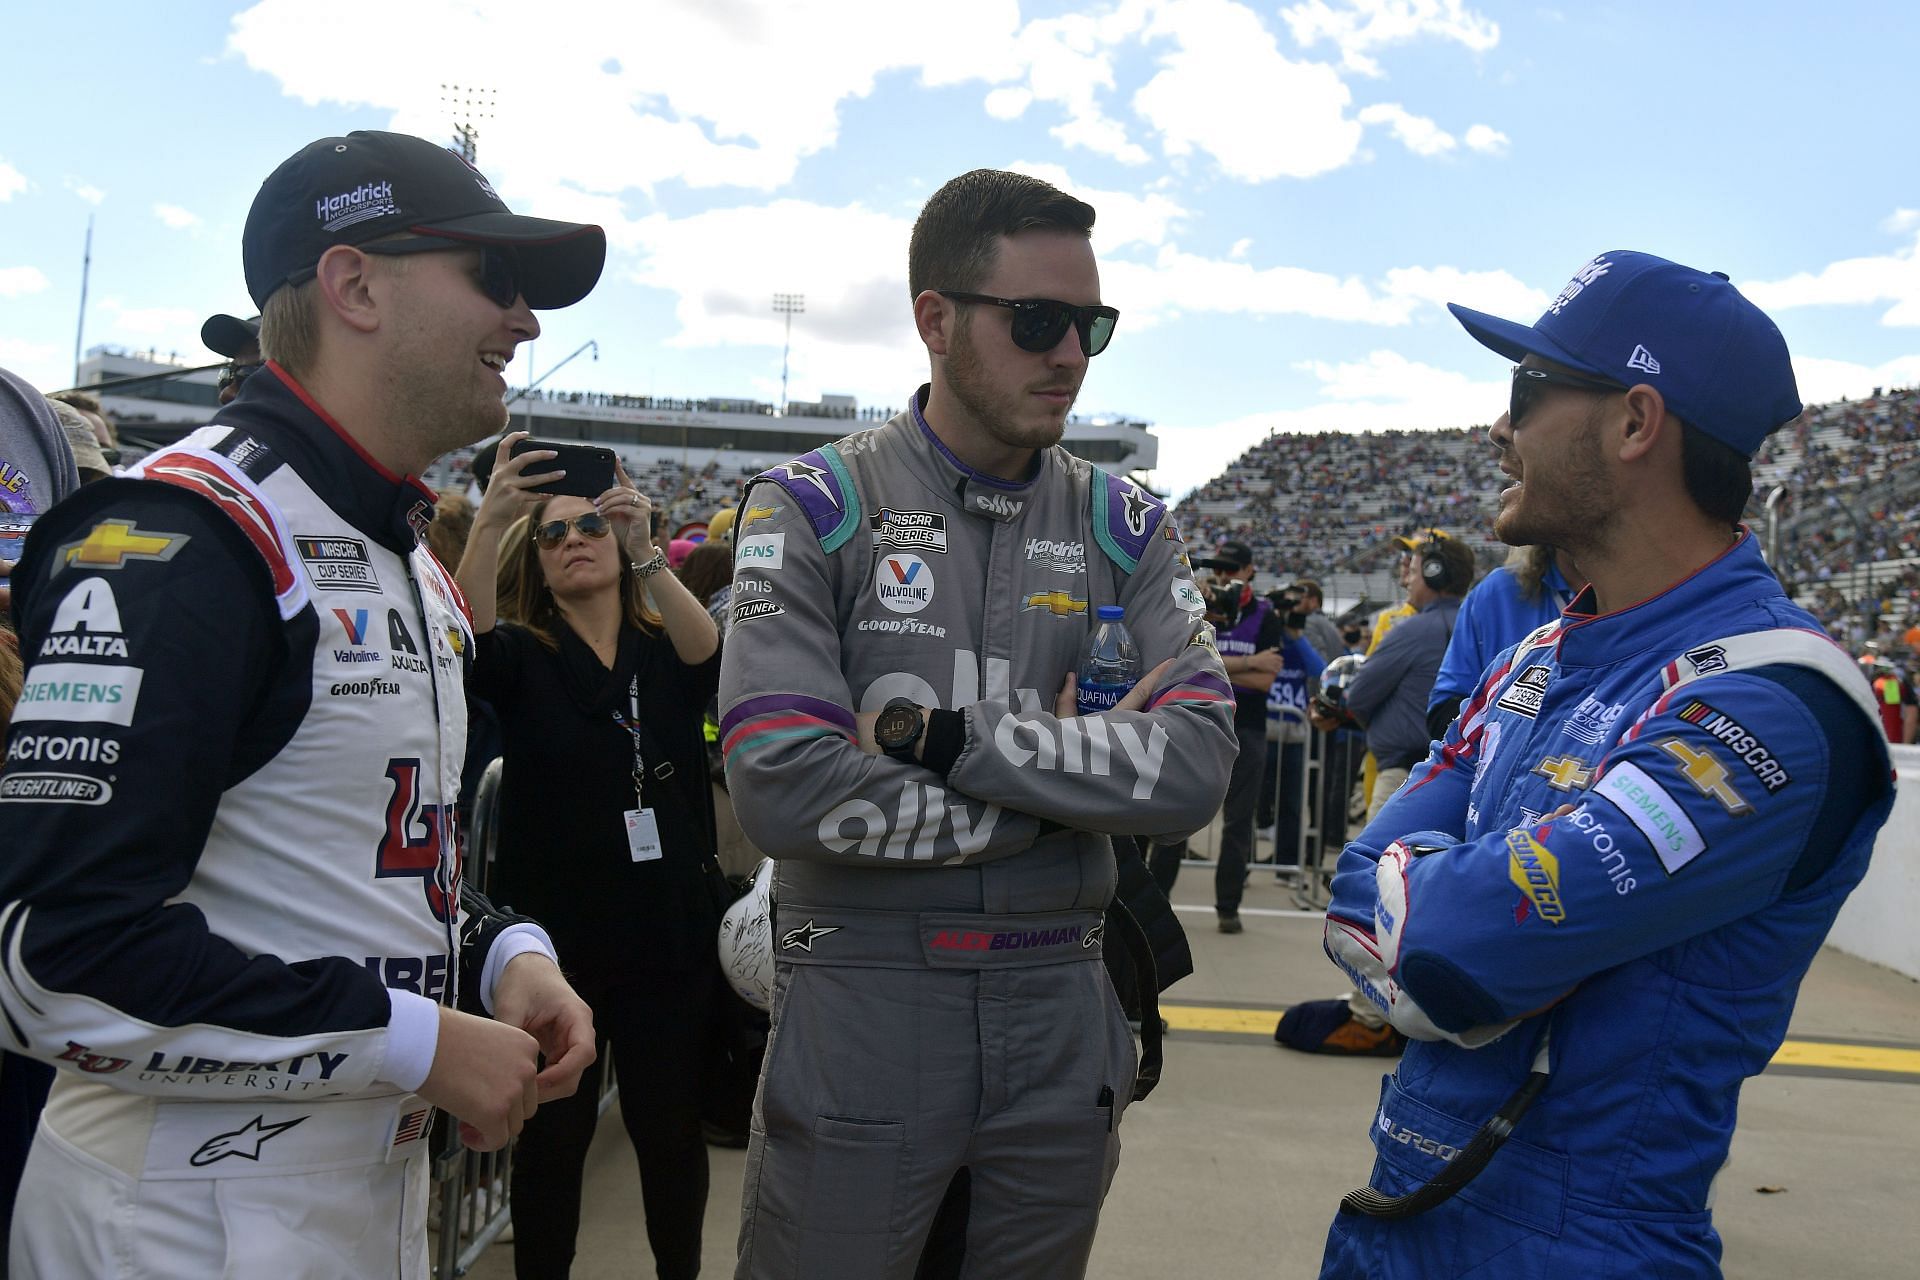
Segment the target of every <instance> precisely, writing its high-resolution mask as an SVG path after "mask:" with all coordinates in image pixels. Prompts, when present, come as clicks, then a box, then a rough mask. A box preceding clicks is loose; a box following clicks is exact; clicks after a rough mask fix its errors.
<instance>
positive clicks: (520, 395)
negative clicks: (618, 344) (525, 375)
mask: <svg viewBox="0 0 1920 1280" xmlns="http://www.w3.org/2000/svg"><path fill="white" fill-rule="evenodd" d="M589 347H591V348H592V349H593V358H594V360H595V361H598V360H599V359H600V344H599V343H598V342H595V341H594V340H593V339H592V338H588V339H587V340H586V341H585V342H583V343H581V344H580V345H579V346H577V347H575V348H574V349H573V354H572V355H569V356H568V357H567V358H566V360H562V361H561V362H560V363H559V364H556V365H555V366H553V368H551V369H549V370H547V371H546V372H545V373H543V374H541V375H540V376H539V377H537V378H535V379H534V380H533V381H532V382H529V383H528V384H527V385H526V386H524V387H522V388H520V389H519V390H518V391H516V392H514V393H513V394H512V395H510V396H508V397H507V399H506V404H507V407H508V408H509V409H511V408H512V407H513V405H514V404H515V403H516V402H517V401H520V400H522V399H525V398H526V396H527V394H528V393H529V392H531V391H532V390H533V389H534V388H535V387H537V386H539V385H540V384H541V383H543V382H545V381H546V380H547V379H548V378H551V377H552V376H553V375H554V374H556V373H558V372H560V370H561V369H563V368H564V367H566V365H567V362H568V361H570V360H572V359H573V357H574V356H577V355H579V354H580V353H581V352H582V351H585V350H587V349H588V348H589ZM527 372H529V373H531V372H533V370H532V369H531V368H529V369H528V370H527ZM527 430H529V431H531V430H533V404H532V402H528V404H527Z"/></svg>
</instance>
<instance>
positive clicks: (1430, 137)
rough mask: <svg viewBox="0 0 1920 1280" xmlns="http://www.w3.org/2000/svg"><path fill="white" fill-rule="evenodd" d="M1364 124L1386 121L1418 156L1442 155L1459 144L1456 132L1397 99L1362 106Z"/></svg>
mask: <svg viewBox="0 0 1920 1280" xmlns="http://www.w3.org/2000/svg"><path fill="white" fill-rule="evenodd" d="M1359 118H1360V123H1361V124H1384V125H1386V126H1387V128H1388V129H1389V130H1391V131H1392V133H1393V136H1394V137H1395V138H1397V139H1398V140H1399V141H1400V143H1401V144H1402V145H1403V146H1405V147H1406V149H1407V150H1409V151H1411V152H1413V154H1415V155H1417V156H1440V155H1445V154H1446V153H1447V152H1449V151H1451V150H1453V149H1454V148H1455V147H1457V146H1459V145H1460V144H1459V142H1458V141H1457V140H1455V138H1454V136H1453V135H1452V134H1450V133H1448V132H1447V131H1446V130H1445V129H1442V128H1441V127H1440V126H1439V125H1437V124H1435V123H1434V122H1433V121H1431V120H1429V119H1427V117H1425V116H1416V115H1414V114H1413V113H1412V112H1410V111H1408V110H1407V109H1406V108H1405V107H1403V106H1401V105H1400V104H1399V103H1397V102H1377V103H1375V104H1374V105H1372V106H1370V107H1363V108H1361V110H1360V117H1359Z"/></svg>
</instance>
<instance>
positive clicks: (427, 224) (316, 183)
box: [241, 129, 607, 310]
mask: <svg viewBox="0 0 1920 1280" xmlns="http://www.w3.org/2000/svg"><path fill="white" fill-rule="evenodd" d="M403 232H411V233H413V234H415V235H422V236H436V237H439V238H440V239H444V240H452V241H458V242H464V243H469V244H490V245H501V246H504V247H506V248H510V249H512V250H513V252H514V257H515V259H516V261H517V265H518V267H519V282H520V291H521V294H522V296H524V297H525V298H526V300H527V305H528V306H529V307H533V308H535V309H536V310H551V309H553V308H556V307H570V306H572V305H573V304H574V303H576V302H578V301H580V299H582V298H584V297H586V296H587V294H588V293H589V292H590V291H591V290H592V289H593V286H594V284H595V282H596V281H598V280H599V279H600V269H601V267H603V266H604V265H605V264H606V260H607V236H606V232H604V231H602V230H601V229H600V228H599V227H597V226H594V225H593V224H591V223H583V222H555V221H552V220H550V219H547V218H529V217H527V216H525V215H524V214H518V213H514V212H513V211H512V210H510V209H508V208H507V206H506V202H505V201H503V200H501V199H500V197H499V195H498V194H496V193H495V192H494V189H493V184H491V183H489V182H488V181H487V179H486V177H485V175H483V174H482V173H481V172H480V171H479V170H478V169H476V168H474V167H473V166H472V165H470V164H468V163H467V162H466V161H465V160H463V159H461V158H460V157H459V156H457V155H455V154H454V153H453V152H452V151H449V150H447V148H445V147H442V146H440V145H438V144H437V143H432V142H428V141H427V140H426V139H425V138H416V137H413V136H412V135H410V134H405V133H383V132H380V131H377V130H371V129H357V130H355V131H354V132H352V133H349V134H348V135H346V136H345V137H344V138H321V139H320V140H319V141H317V142H310V143H308V144H307V145H306V146H304V147H302V148H301V149H300V150H299V151H297V152H295V153H294V154H293V155H292V156H291V157H289V158H288V159H287V160H286V161H285V162H283V163H282V164H281V165H280V167H279V168H278V169H275V170H274V171H273V172H272V173H271V174H269V175H268V176H267V180H266V181H265V182H264V183H262V184H261V185H260V193H259V194H258V195H256V196H255V197H254V198H253V208H252V209H250V210H249V211H248V212H247V227H246V231H245V233H244V234H243V235H242V237H241V257H242V260H243V262H244V264H245V269H246V276H247V292H248V293H249V294H250V295H252V297H253V300H254V302H255V304H257V305H259V306H261V307H263V308H264V307H265V306H266V302H267V297H268V295H270V294H272V293H273V292H274V291H275V290H276V289H278V288H279V287H280V286H281V285H283V284H289V283H298V282H299V281H300V280H302V279H305V278H306V277H308V276H310V275H311V274H312V273H313V270H314V267H315V265H316V264H317V263H318V262H319V261H320V256H321V255H322V254H324V253H325V252H326V251H327V250H328V249H331V248H333V246H335V245H337V244H347V245H359V244H365V243H367V242H368V241H370V240H378V239H380V238H381V237H383V236H391V235H395V234H398V233H403Z"/></svg>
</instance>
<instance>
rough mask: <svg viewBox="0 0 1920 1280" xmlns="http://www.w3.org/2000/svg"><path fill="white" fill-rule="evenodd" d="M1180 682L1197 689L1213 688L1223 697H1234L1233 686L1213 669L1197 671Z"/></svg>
mask: <svg viewBox="0 0 1920 1280" xmlns="http://www.w3.org/2000/svg"><path fill="white" fill-rule="evenodd" d="M1180 683H1181V684H1182V685H1189V686H1192V687H1193V688H1196V689H1211V690H1213V691H1214V692H1215V693H1218V694H1219V695H1220V696H1221V697H1223V698H1231V697H1233V686H1232V685H1231V684H1228V683H1227V682H1226V681H1225V680H1222V679H1221V678H1220V677H1219V676H1217V675H1214V674H1213V672H1211V671H1196V672H1194V673H1193V674H1192V675H1190V676H1188V677H1187V678H1186V679H1185V680H1182V681H1181V682H1180Z"/></svg>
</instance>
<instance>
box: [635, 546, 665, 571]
mask: <svg viewBox="0 0 1920 1280" xmlns="http://www.w3.org/2000/svg"><path fill="white" fill-rule="evenodd" d="M666 567H667V553H666V552H665V551H662V550H661V549H660V548H659V547H655V548H654V549H653V558H652V559H650V560H642V561H641V562H640V563H639V564H636V565H634V566H633V576H634V577H636V578H651V577H652V576H653V575H654V574H656V573H658V572H660V571H661V570H662V569H664V568H666Z"/></svg>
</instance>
